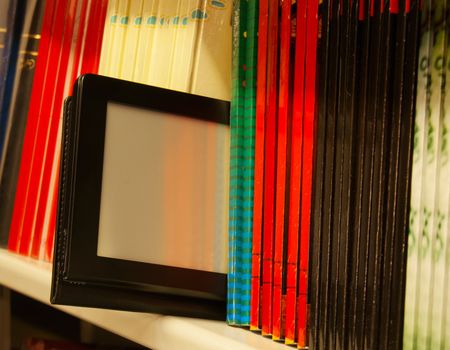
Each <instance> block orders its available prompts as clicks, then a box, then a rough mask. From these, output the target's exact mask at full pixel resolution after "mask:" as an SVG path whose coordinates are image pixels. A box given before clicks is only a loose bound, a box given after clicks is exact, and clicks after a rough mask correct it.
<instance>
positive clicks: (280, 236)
mask: <svg viewBox="0 0 450 350" xmlns="http://www.w3.org/2000/svg"><path fill="white" fill-rule="evenodd" d="M291 7H292V3H291V1H282V2H280V10H281V22H280V47H279V57H280V58H279V60H280V62H279V70H280V72H279V82H278V84H279V89H278V121H277V123H278V125H277V136H278V137H277V160H276V162H277V164H276V167H277V170H276V171H277V177H276V190H275V236H274V255H273V297H272V316H271V317H272V339H274V340H280V339H281V338H283V337H284V334H283V335H282V317H281V316H282V311H281V310H282V305H281V304H282V280H283V274H284V273H285V271H284V270H283V257H284V254H283V250H284V246H285V242H284V237H285V230H286V229H287V227H286V225H285V224H286V222H285V216H286V211H288V208H286V200H287V199H288V198H289V196H288V193H287V192H288V189H289V187H288V186H287V180H288V177H287V174H288V169H289V167H288V154H289V146H288V140H289V133H290V124H291V123H290V118H291V115H290V113H289V112H290V108H289V103H290V98H289V90H290V89H289V80H290V79H289V74H290V62H289V61H290V51H291V48H290V45H291Z"/></svg>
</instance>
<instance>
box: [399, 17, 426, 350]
mask: <svg viewBox="0 0 450 350" xmlns="http://www.w3.org/2000/svg"><path fill="white" fill-rule="evenodd" d="M424 17H425V16H424ZM424 17H423V18H422V20H424ZM422 28H424V26H423V25H422ZM420 41H421V42H420V48H419V60H418V62H419V64H418V76H417V95H416V115H415V125H414V149H413V167H412V180H411V208H410V219H409V232H408V260H407V272H406V274H407V277H406V292H405V325H404V336H403V348H404V349H405V350H410V349H413V344H414V329H415V308H416V305H417V302H416V298H417V297H418V295H417V294H416V289H417V288H416V287H417V282H418V277H419V275H418V272H419V270H418V269H419V266H420V265H419V253H420V250H419V241H420V220H421V217H422V215H421V209H420V203H421V197H422V190H421V185H422V175H423V168H424V152H425V149H424V147H425V114H426V112H425V108H426V98H427V93H426V91H427V88H426V86H427V84H428V79H429V66H428V65H423V62H424V61H425V62H426V60H427V59H428V57H429V41H430V32H429V31H427V30H423V31H422V32H421V39H420ZM421 63H422V64H421Z"/></svg>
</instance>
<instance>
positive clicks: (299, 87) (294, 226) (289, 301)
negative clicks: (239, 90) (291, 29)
mask: <svg viewBox="0 0 450 350" xmlns="http://www.w3.org/2000/svg"><path fill="white" fill-rule="evenodd" d="M306 9H307V7H306V0H305V1H303V0H302V1H299V2H298V3H297V18H296V34H295V35H296V38H295V40H296V42H295V67H294V81H295V82H296V83H295V85H294V90H293V105H292V138H291V159H290V162H291V168H290V177H289V181H290V184H289V191H290V194H289V219H288V220H289V222H288V241H287V271H286V310H285V332H286V334H285V343H286V344H294V343H296V341H297V334H296V329H297V328H296V310H297V283H298V282H297V278H298V272H297V271H298V268H297V266H298V254H299V243H300V242H299V238H300V234H299V232H300V215H301V197H302V167H303V147H304V146H303V142H304V141H303V138H304V137H303V129H304V125H303V124H304V105H305V72H306V69H305V61H306V13H307V12H306Z"/></svg>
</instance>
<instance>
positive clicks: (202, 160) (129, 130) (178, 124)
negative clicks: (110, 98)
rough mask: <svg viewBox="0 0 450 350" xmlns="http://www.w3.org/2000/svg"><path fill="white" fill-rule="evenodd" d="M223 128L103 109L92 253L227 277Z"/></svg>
mask: <svg viewBox="0 0 450 350" xmlns="http://www.w3.org/2000/svg"><path fill="white" fill-rule="evenodd" d="M228 162H229V128H228V127H227V126H226V125H222V124H218V123H213V122H206V121H201V120H197V119H193V118H188V117H183V116H175V115H171V114H168V113H161V112H158V111H151V110H146V109H140V108H136V107H130V106H126V105H121V104H117V103H112V102H109V103H108V107H107V118H106V131H105V147H104V159H103V177H102V192H101V206H100V223H99V234H98V247H97V254H98V255H99V256H102V257H110V258H116V259H125V260H132V261H140V262H146V263H154V264H162V265H170V266H177V267H183V268H192V269H197V270H204V271H213V272H221V273H226V271H227V244H228V243H227V234H228V233H227V231H228V227H227V225H228V197H227V196H228V164H229V163H228Z"/></svg>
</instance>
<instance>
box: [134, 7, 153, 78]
mask: <svg viewBox="0 0 450 350" xmlns="http://www.w3.org/2000/svg"><path fill="white" fill-rule="evenodd" d="M158 6H159V0H144V4H143V9H142V19H143V23H142V24H141V29H140V33H139V41H138V45H137V46H138V49H137V54H136V62H135V67H134V72H133V81H136V82H139V83H143V84H145V83H147V77H148V74H149V69H150V65H151V57H152V52H153V44H154V36H155V31H156V26H157V21H158Z"/></svg>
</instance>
